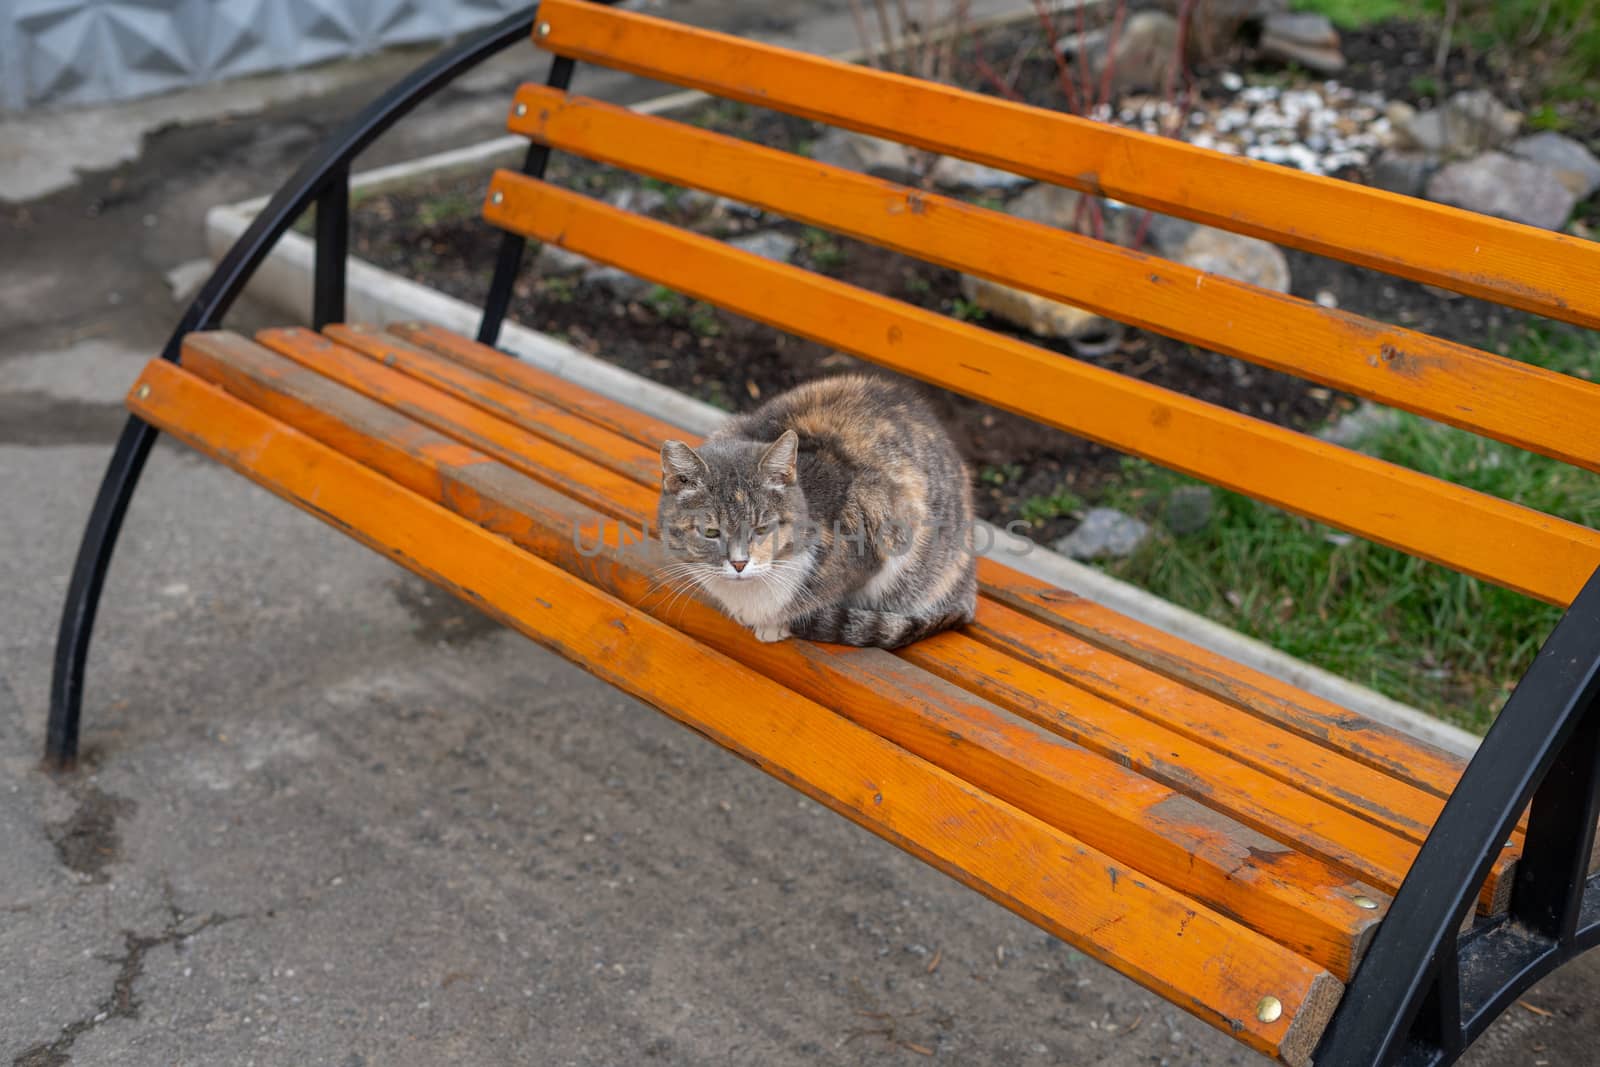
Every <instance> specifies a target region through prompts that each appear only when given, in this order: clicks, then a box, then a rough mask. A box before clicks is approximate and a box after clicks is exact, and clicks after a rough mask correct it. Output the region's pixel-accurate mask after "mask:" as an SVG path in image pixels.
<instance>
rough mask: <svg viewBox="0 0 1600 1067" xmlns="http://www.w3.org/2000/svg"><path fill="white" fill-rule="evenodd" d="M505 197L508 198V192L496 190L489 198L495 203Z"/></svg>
mask: <svg viewBox="0 0 1600 1067" xmlns="http://www.w3.org/2000/svg"><path fill="white" fill-rule="evenodd" d="M505 198H506V194H505V193H502V192H499V191H496V192H495V194H494V195H493V196H491V197H490V198H489V202H490V203H493V204H498V203H500V202H501V201H502V200H504V199H505Z"/></svg>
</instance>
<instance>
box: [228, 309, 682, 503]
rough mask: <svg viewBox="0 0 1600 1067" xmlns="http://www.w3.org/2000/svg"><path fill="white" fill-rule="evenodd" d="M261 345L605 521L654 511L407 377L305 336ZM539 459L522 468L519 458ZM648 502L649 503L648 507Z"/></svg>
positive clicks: (558, 453)
mask: <svg viewBox="0 0 1600 1067" xmlns="http://www.w3.org/2000/svg"><path fill="white" fill-rule="evenodd" d="M256 339H257V340H258V341H259V342H260V343H261V344H262V345H264V346H266V347H267V348H270V349H272V350H273V351H275V352H278V353H280V354H281V355H285V356H288V357H289V358H290V359H293V360H295V361H296V362H298V363H300V364H301V365H303V366H305V367H307V368H309V369H311V370H314V371H316V372H317V373H318V374H321V375H323V376H324V377H326V378H328V379H329V380H330V381H335V382H338V383H339V384H340V385H343V386H346V387H348V388H350V389H354V390H355V391H357V392H359V393H361V394H363V395H365V396H369V397H372V398H373V399H375V400H378V401H380V402H382V403H384V404H387V405H389V406H390V407H392V408H394V409H395V410H396V411H399V412H400V413H402V414H404V415H408V416H411V417H412V418H415V419H416V420H417V421H418V422H421V423H423V424H424V425H429V426H434V427H435V428H438V427H440V426H445V425H448V426H449V427H451V432H453V434H454V435H457V439H458V440H460V441H461V442H462V443H463V444H467V445H470V446H472V447H473V448H476V449H478V450H480V451H482V452H484V453H486V454H488V455H491V456H494V457H495V458H497V459H504V460H506V461H507V462H511V463H523V469H525V470H527V471H528V472H529V473H533V474H534V476H535V477H539V478H545V479H548V480H549V482H550V484H551V485H553V486H554V487H555V488H557V489H559V490H561V491H562V492H563V493H566V494H568V495H569V496H572V497H574V498H576V499H579V500H582V501H584V502H585V503H587V504H589V505H590V506H591V507H594V508H596V509H598V510H600V511H603V512H605V513H606V514H610V515H615V514H620V513H629V512H630V510H633V511H636V510H638V509H640V508H643V507H650V506H653V500H654V497H653V495H652V494H650V493H649V492H647V491H645V490H644V489H642V488H641V487H640V486H639V484H638V483H637V482H635V481H633V480H632V479H630V478H628V477H626V476H624V475H621V474H618V473H616V472H615V471H613V470H610V469H608V468H606V467H604V466H601V465H600V464H598V463H596V462H594V461H593V460H590V459H585V458H584V457H582V456H579V455H575V454H574V453H571V452H568V451H566V450H564V449H560V448H554V447H551V442H550V441H549V440H548V439H547V438H544V437H540V436H538V435H537V434H534V433H531V432H529V431H528V430H525V429H522V428H521V427H519V426H513V425H511V424H509V423H506V422H502V421H501V420H499V419H485V418H481V417H479V414H478V409H476V408H474V407H473V406H472V405H470V404H467V403H464V402H462V401H459V400H456V399H454V398H453V397H448V396H445V395H444V394H443V393H441V392H439V390H437V389H434V388H432V387H430V386H428V385H426V384H424V383H422V382H420V381H417V380H416V379H415V378H412V377H410V376H409V375H406V374H402V373H401V372H400V371H397V370H393V369H390V368H389V367H385V366H383V365H381V364H380V363H378V362H376V361H374V360H371V359H368V358H367V357H365V356H363V355H361V354H359V353H357V352H353V351H351V350H350V349H348V348H345V347H343V346H341V345H337V344H334V343H333V342H332V341H330V340H329V339H328V338H326V337H323V336H321V335H320V334H316V333H313V332H312V331H310V330H305V329H299V328H297V327H291V328H288V329H273V330H263V331H261V333H260V334H258V335H257V338H256ZM530 455H538V456H540V457H541V462H540V463H538V464H537V465H532V464H527V463H526V462H525V461H523V459H522V457H525V456H530ZM647 501H649V502H650V503H647Z"/></svg>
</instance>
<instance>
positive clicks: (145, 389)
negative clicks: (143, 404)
mask: <svg viewBox="0 0 1600 1067" xmlns="http://www.w3.org/2000/svg"><path fill="white" fill-rule="evenodd" d="M135 395H136V396H137V397H138V398H139V399H140V400H143V399H144V398H145V397H147V396H149V395H150V387H149V386H148V385H141V386H139V391H138V392H137V393H136V394H135Z"/></svg>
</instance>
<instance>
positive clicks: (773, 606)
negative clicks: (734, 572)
mask: <svg viewBox="0 0 1600 1067" xmlns="http://www.w3.org/2000/svg"><path fill="white" fill-rule="evenodd" d="M707 588H708V591H709V592H710V593H711V595H712V596H714V597H716V599H717V603H719V604H721V605H722V610H723V611H726V612H727V613H728V614H729V615H730V616H731V617H732V618H733V620H734V621H735V622H738V623H742V624H743V625H745V626H750V627H767V626H774V625H777V624H778V623H780V622H782V621H783V620H784V619H786V618H788V612H787V608H788V606H789V601H790V599H791V598H790V596H789V595H788V594H787V593H785V592H784V591H783V590H780V589H778V588H777V587H776V586H772V585H769V584H767V583H766V582H761V581H754V580H752V581H743V582H737V581H729V580H727V579H722V580H719V581H715V582H711V583H709V585H708V587H707Z"/></svg>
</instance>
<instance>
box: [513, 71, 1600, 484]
mask: <svg viewBox="0 0 1600 1067" xmlns="http://www.w3.org/2000/svg"><path fill="white" fill-rule="evenodd" d="M516 103H517V107H516V108H515V109H513V111H512V116H511V120H510V123H509V126H510V129H511V130H512V131H513V132H515V133H520V134H523V135H525V136H528V137H532V138H534V139H536V140H538V141H541V142H543V143H545V144H550V145H553V146H555V147H557V148H560V149H562V150H564V151H569V152H573V153H576V154H578V155H581V156H585V157H587V158H589V159H595V160H599V161H601V162H605V163H610V164H614V165H617V166H621V167H624V168H627V169H629V170H632V171H636V172H638V173H641V174H647V175H650V176H651V177H655V178H660V179H662V180H664V181H669V182H673V183H676V184H679V185H689V186H694V187H697V188H701V189H705V190H709V191H711V192H714V193H718V194H720V195H723V196H730V197H732V198H734V199H736V200H740V201H743V202H745V203H748V204H754V205H756V206H759V207H761V208H763V209H765V210H768V211H771V212H774V213H776V214H779V215H782V216H784V217H785V218H791V219H796V220H798V221H801V222H807V223H810V224H812V225H816V226H823V227H826V228H828V229H832V230H836V231H838V232H840V233H845V234H848V235H850V236H852V237H856V238H860V239H862V240H866V241H871V242H873V243H876V244H879V245H882V246H884V247H886V248H891V249H894V250H895V251H898V252H903V253H906V254H908V255H913V256H917V257H919V258H921V259H923V260H926V261H928V262H931V263H937V264H939V265H941V266H945V267H950V268H952V269H954V270H960V271H965V272H967V273H970V274H975V275H979V276H982V277H985V278H989V279H991V280H994V281H997V282H1001V283H1004V284H1006V285H1010V286H1013V287H1015V288H1019V289H1025V290H1028V291H1030V292H1033V293H1037V294H1039V295H1040V296H1045V297H1049V298H1051V299H1054V300H1059V301H1062V302H1065V303H1068V304H1072V305H1074V306H1076V307H1081V308H1085V309H1087V310H1089V311H1093V312H1096V313H1097V314H1101V315H1105V316H1107V317H1109V318H1113V319H1117V320H1119V321H1122V322H1126V323H1129V324H1131V325H1134V326H1138V327H1141V328H1145V329H1150V330H1154V331H1156V332H1158V333H1163V334H1166V335H1168V336H1169V337H1175V338H1177V339H1179V340H1182V341H1187V342H1189V343H1191V344H1195V345H1199V346H1201V347H1203V348H1209V349H1213V350H1215V351H1218V352H1222V353H1225V354H1227V355H1231V356H1237V357H1240V358H1242V359H1246V360H1249V361H1251V362H1253V363H1257V364H1260V365H1262V366H1265V367H1270V368H1272V369H1274V370H1280V371H1284V372H1286V373H1289V374H1295V375H1299V376H1300V377H1303V378H1308V379H1311V380H1313V381H1317V382H1321V383H1323V384H1325V385H1331V386H1333V387H1335V388H1338V389H1343V390H1345V391H1347V392H1352V393H1356V394H1359V395H1361V396H1365V397H1369V398H1371V399H1374V400H1377V401H1380V402H1382V403H1384V404H1388V405H1391V406H1394V407H1399V408H1403V409H1405V410H1408V411H1413V412H1416V413H1418V414H1421V415H1425V416H1427V417H1429V418H1432V419H1436V420H1438V421H1441V422H1445V423H1448V424H1450V425H1453V426H1458V427H1461V428H1464V429H1469V430H1474V431H1477V432H1479V433H1483V434H1485V435H1487V436H1490V437H1494V438H1497V439H1499V440H1501V441H1505V442H1508V443H1510V444H1513V445H1517V446H1519V447H1523V448H1527V449H1531V450H1533V451H1536V452H1540V453H1543V454H1545V455H1548V456H1553V457H1555V458H1557V459H1561V460H1565V461H1567V462H1570V463H1574V464H1577V465H1579V466H1582V467H1585V468H1587V469H1589V470H1600V423H1597V421H1596V420H1595V418H1594V412H1595V411H1596V410H1597V409H1600V385H1596V384H1594V383H1592V382H1585V381H1582V380H1580V379H1577V378H1572V377H1569V376H1567V375H1564V374H1557V373H1555V372H1553V371H1548V370H1544V369H1542V368H1539V367H1534V366H1532V365H1530V364H1527V363H1521V362H1518V361H1516V360H1511V359H1505V358H1503V357H1501V356H1497V355H1491V354H1490V353H1487V352H1483V351H1480V350H1478V349H1474V348H1470V347H1468V346H1466V345H1461V344H1456V343H1454V342H1450V341H1442V340H1439V339H1438V338H1435V337H1431V336H1429V335H1428V334H1425V333H1419V332H1417V331H1415V330H1407V329H1404V328H1401V327H1397V326H1389V325H1385V324H1383V323H1379V322H1374V321H1373V320H1371V319H1367V318H1363V317H1361V316H1359V315H1353V314H1350V313H1349V312H1345V311H1337V310H1330V309H1327V308H1322V307H1318V306H1317V305H1316V304H1314V303H1312V302H1311V301H1309V300H1301V299H1298V298H1296V297H1291V296H1285V295H1284V294H1281V293H1277V292H1273V291H1270V290H1266V289H1262V288H1259V287H1258V286H1254V285H1248V284H1246V283H1244V282H1238V281H1234V280H1233V279H1231V278H1226V277H1222V276H1220V275H1216V274H1211V273H1208V272H1205V271H1200V270H1196V269H1194V268H1193V267H1188V266H1184V265H1182V264H1178V263H1172V262H1169V261H1167V260H1164V259H1159V258H1156V257H1155V256H1150V255H1145V254H1143V253H1140V252H1134V251H1131V250H1128V249H1125V248H1121V247H1118V246H1117V245H1114V244H1110V243H1108V242H1105V241H1097V240H1094V239H1093V238H1090V237H1085V236H1081V235H1079V234H1074V233H1069V232H1068V231H1066V230H1062V229H1059V228H1057V227H1054V226H1046V225H1042V224H1040V223H1037V222H1029V221H1027V220H1025V219H1018V218H1013V217H1012V216H1010V215H1007V214H1005V213H1004V212H1002V211H995V210H990V209H988V208H983V207H978V206H976V205H973V204H968V203H966V202H965V201H962V200H958V199H955V198H953V197H946V196H940V195H938V194H936V193H932V192H927V191H924V190H919V189H913V188H910V187H907V186H904V185H898V184H895V183H893V182H887V181H880V180H878V179H876V178H872V177H868V176H866V175H863V174H858V173H856V172H854V171H850V170H846V169H843V168H840V167H832V166H827V165H824V164H821V163H817V162H814V161H812V160H810V159H807V158H805V157H803V156H797V155H793V154H791V153H788V152H781V151H776V150H774V149H771V148H765V147H762V146H760V145H754V144H751V143H749V142H747V141H742V140H739V139H738V138H734V137H725V136H722V135H720V134H715V133H711V132H709V131H707V130H702V129H699V128H697V127H694V126H689V125H686V124H684V123H680V122H673V121H671V120H669V119H664V118H657V117H654V116H647V115H636V114H634V113H633V112H631V111H629V110H628V109H627V108H623V107H617V106H615V105H613V104H606V103H602V102H600V101H596V100H590V99H587V98H583V97H572V96H568V95H566V94H564V93H562V92H560V91H558V90H555V89H550V88H547V87H545V86H542V85H525V86H523V87H522V88H521V89H520V90H519V91H518V93H517V101H516ZM519 111H520V114H519V113H518V112H519ZM1530 411H1537V412H1539V413H1540V417H1539V418H1536V419H1531V418H1529V417H1528V413H1529V412H1530Z"/></svg>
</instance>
